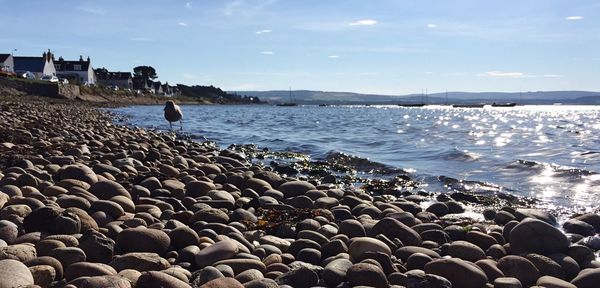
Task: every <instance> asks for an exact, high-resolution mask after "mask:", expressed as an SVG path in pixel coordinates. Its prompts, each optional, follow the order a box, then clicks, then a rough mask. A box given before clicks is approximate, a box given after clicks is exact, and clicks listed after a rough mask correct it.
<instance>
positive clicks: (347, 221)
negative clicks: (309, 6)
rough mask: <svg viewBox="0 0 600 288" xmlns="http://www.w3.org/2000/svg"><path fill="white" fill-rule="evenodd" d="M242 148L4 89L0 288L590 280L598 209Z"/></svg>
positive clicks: (462, 287) (595, 278)
mask: <svg viewBox="0 0 600 288" xmlns="http://www.w3.org/2000/svg"><path fill="white" fill-rule="evenodd" d="M249 155H251V154H248V155H247V154H244V153H242V152H240V150H236V151H233V150H219V149H217V148H216V147H215V146H214V145H212V144H210V143H198V142H193V141H187V140H182V139H178V138H177V137H176V135H174V134H169V133H159V132H154V131H147V130H143V129H133V128H129V127H124V126H119V125H116V124H114V119H113V118H112V117H111V116H110V115H109V114H107V113H105V112H103V111H101V110H98V109H97V108H94V107H91V106H88V105H86V104H81V103H69V102H65V101H60V100H49V99H40V98H35V97H12V98H11V97H3V98H0V208H1V209H0V287H169V288H170V287H177V288H178V287H248V288H254V287H317V286H318V287H355V286H361V287H409V288H425V287H459V288H470V287H473V288H480V287H579V288H581V287H598V283H600V268H599V267H600V262H598V261H597V260H596V252H597V250H598V249H600V238H598V234H597V232H598V231H600V215H598V214H592V213H590V214H585V215H577V216H576V215H573V217H572V218H571V219H569V220H567V221H566V222H565V223H564V224H562V227H561V226H559V224H558V223H557V221H556V218H555V217H554V216H553V215H552V213H550V212H547V211H540V210H533V209H524V208H518V207H508V206H505V207H501V208H499V209H485V208H484V207H479V208H480V209H475V211H482V212H481V213H480V214H477V215H475V216H476V217H474V218H473V217H471V218H467V217H463V216H464V214H463V212H465V208H467V210H469V211H471V210H472V209H469V207H468V205H472V202H473V201H469V198H468V197H466V196H465V197H463V198H460V197H458V198H457V197H450V196H447V195H435V194H431V193H414V194H413V193H381V191H379V190H377V191H375V186H373V185H371V186H368V185H367V186H365V189H358V188H351V187H350V186H346V185H341V184H332V183H338V182H339V181H337V179H336V178H335V177H334V176H331V175H328V176H323V177H320V176H314V177H313V176H301V177H299V178H291V177H286V176H285V175H283V174H281V173H280V172H281V171H280V172H275V171H274V169H273V168H272V167H267V166H262V165H258V164H252V163H254V162H253V161H252V160H253V159H251V158H250V157H249ZM371 188H372V189H371ZM382 191H384V192H385V190H382ZM375 192H377V193H375ZM467 204H468V205H467ZM575 216H576V217H575ZM469 219H480V220H469ZM563 232H566V233H563Z"/></svg>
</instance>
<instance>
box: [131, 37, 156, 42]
mask: <svg viewBox="0 0 600 288" xmlns="http://www.w3.org/2000/svg"><path fill="white" fill-rule="evenodd" d="M129 41H140V42H144V41H152V39H151V38H148V37H133V38H129Z"/></svg>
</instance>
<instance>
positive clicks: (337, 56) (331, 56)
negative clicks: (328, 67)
mask: <svg viewBox="0 0 600 288" xmlns="http://www.w3.org/2000/svg"><path fill="white" fill-rule="evenodd" d="M327 57H328V58H332V59H337V58H340V56H339V55H329V56H327Z"/></svg>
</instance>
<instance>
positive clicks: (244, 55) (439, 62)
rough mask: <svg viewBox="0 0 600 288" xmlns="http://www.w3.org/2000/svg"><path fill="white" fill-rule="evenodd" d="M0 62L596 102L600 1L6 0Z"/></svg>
mask: <svg viewBox="0 0 600 288" xmlns="http://www.w3.org/2000/svg"><path fill="white" fill-rule="evenodd" d="M0 5H2V6H1V7H3V8H2V10H3V17H1V18H0V25H2V27H3V28H4V29H3V30H2V37H0V47H1V48H0V53H10V51H12V50H13V49H17V51H16V52H15V54H16V55H41V53H42V52H43V51H44V50H47V49H51V50H52V51H53V52H54V53H55V54H56V55H57V56H60V55H62V56H63V57H65V58H73V59H76V58H79V55H83V56H84V57H85V56H88V55H89V56H90V57H91V59H92V65H93V66H94V67H95V68H98V67H106V68H108V69H109V70H115V71H131V70H132V68H133V67H134V66H138V65H150V66H153V67H154V68H156V70H157V72H158V75H159V77H160V79H159V80H162V81H163V82H164V81H168V82H169V83H171V84H174V83H184V84H200V85H215V86H218V87H221V88H223V89H226V90H232V91H242V90H275V89H288V87H290V86H291V87H292V89H310V90H326V91H351V92H362V93H380V94H408V93H421V92H422V91H423V90H424V89H427V90H428V91H429V92H430V93H432V92H443V91H446V90H448V91H472V92H476V91H520V90H522V91H538V90H594V91H600V17H599V16H600V1H596V0H564V1H559V0H518V1H514V0H503V1H491V0H489V1H488V0H437V1H432V0H410V1H409V0H339V1H333V0H329V1H325V0H223V1H219V0H189V1H185V0H184V1H175V0H168V1H167V0H162V1H159V0H145V1H141V0H130V1H122V0H105V1H74V0H60V1H57V0H54V1H21V0H18V1H17V0H0Z"/></svg>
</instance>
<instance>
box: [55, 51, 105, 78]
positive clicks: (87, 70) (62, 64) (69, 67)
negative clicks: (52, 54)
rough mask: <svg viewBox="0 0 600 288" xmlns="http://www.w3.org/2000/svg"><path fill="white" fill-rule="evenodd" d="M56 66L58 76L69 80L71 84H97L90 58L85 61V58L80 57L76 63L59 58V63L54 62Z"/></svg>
mask: <svg viewBox="0 0 600 288" xmlns="http://www.w3.org/2000/svg"><path fill="white" fill-rule="evenodd" d="M54 66H55V67H56V74H57V76H58V77H62V78H67V79H69V82H70V83H79V84H90V85H95V84H96V73H94V68H92V63H91V61H90V57H87V59H85V60H84V59H83V56H79V60H76V61H71V60H65V59H63V57H59V58H58V61H55V62H54Z"/></svg>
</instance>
